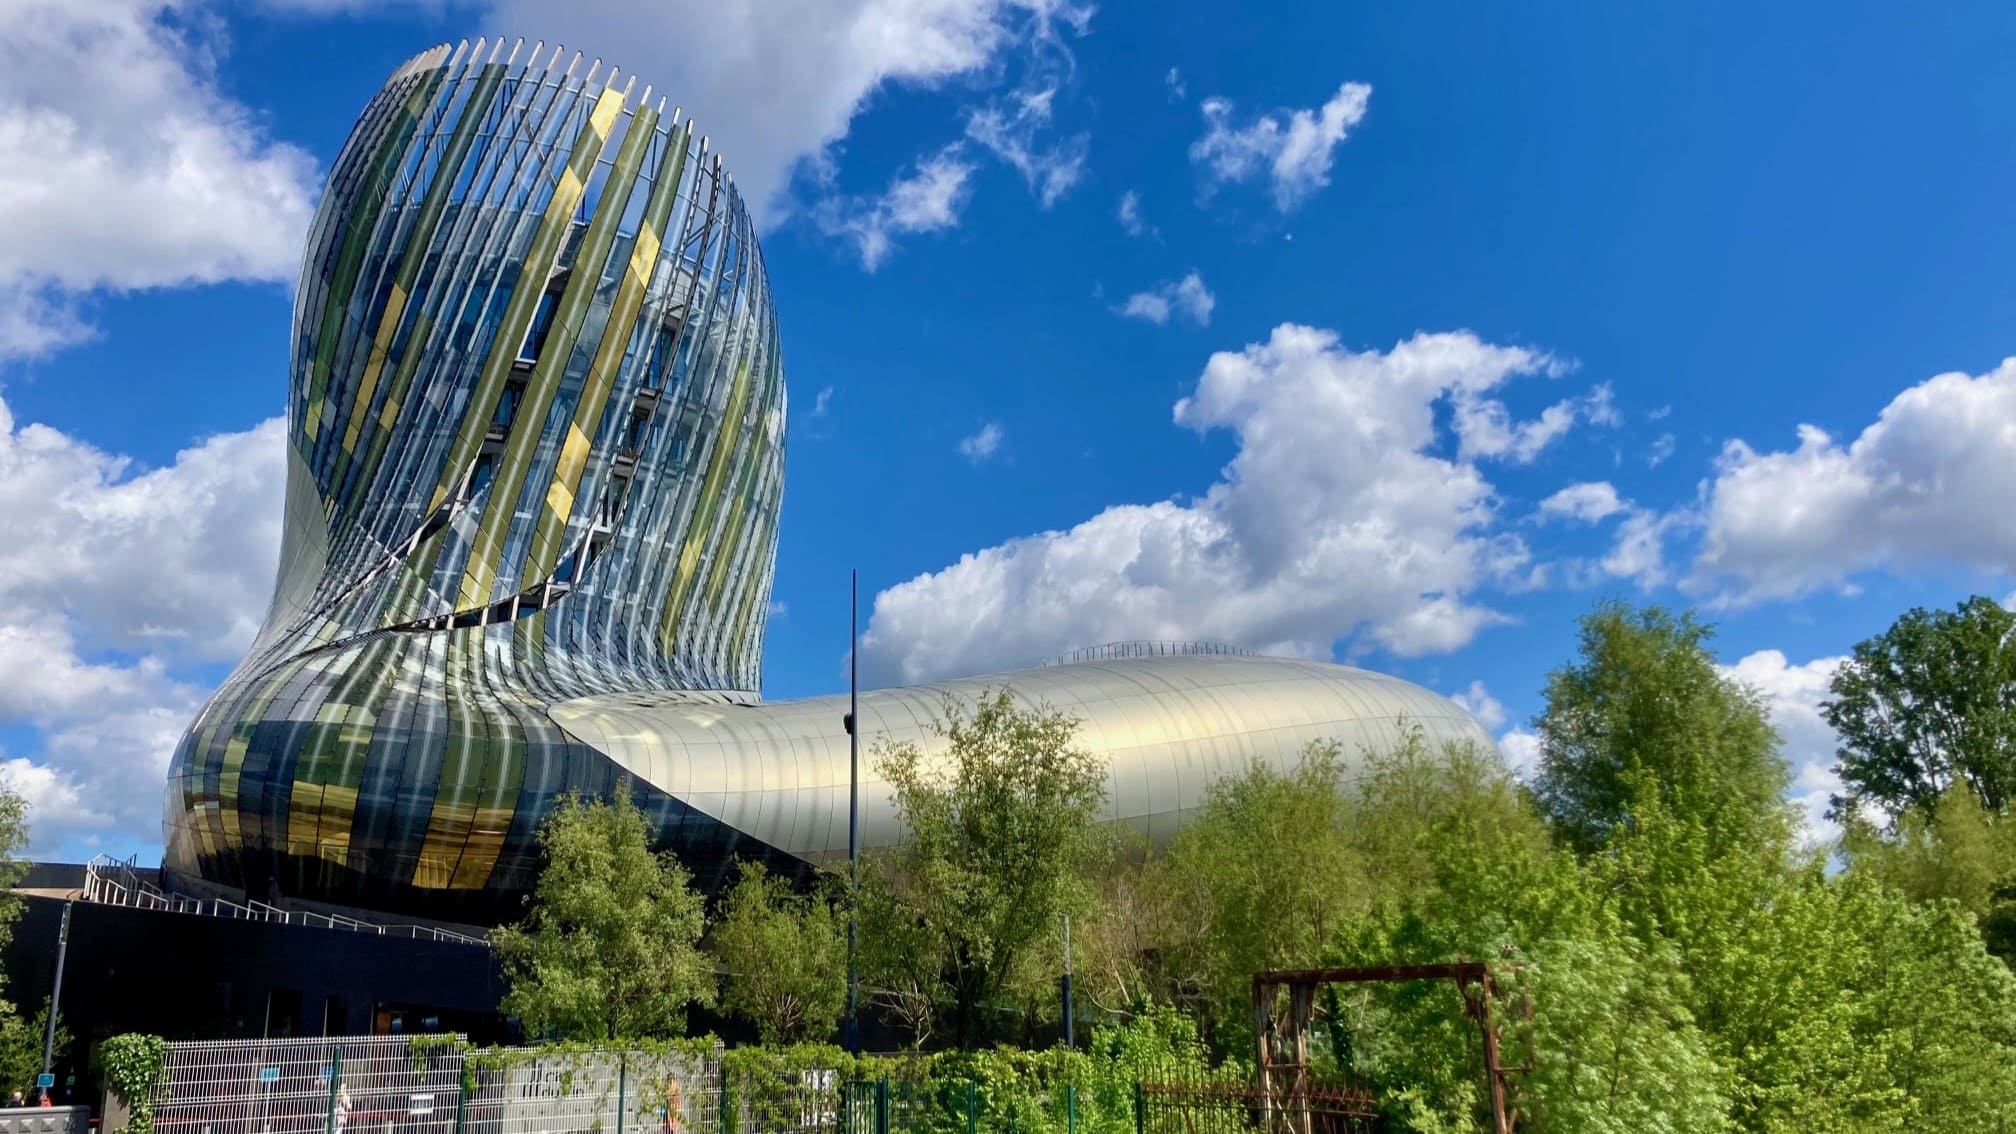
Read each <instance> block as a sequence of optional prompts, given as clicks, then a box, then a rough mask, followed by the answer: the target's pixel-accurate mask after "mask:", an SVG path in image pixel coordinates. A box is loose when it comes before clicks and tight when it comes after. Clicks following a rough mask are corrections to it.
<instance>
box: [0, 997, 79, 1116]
mask: <svg viewBox="0 0 2016 1134" xmlns="http://www.w3.org/2000/svg"><path fill="white" fill-rule="evenodd" d="M48 1027H49V998H48V997H46V996H45V997H43V998H42V1007H40V1008H39V1009H37V1010H36V1012H35V1014H34V1015H33V1016H18V1015H14V1014H12V1013H9V1014H8V1016H7V1017H6V1019H4V1020H0V1097H5V1096H6V1095H7V1094H8V1093H10V1092H13V1091H20V1092H21V1093H22V1094H24V1095H27V1096H29V1097H30V1098H33V1097H34V1088H35V1076H37V1075H39V1074H41V1072H42V1043H43V1041H44V1040H45V1039H47V1038H48ZM71 1038H72V1037H71V1035H70V1029H69V1028H68V1027H65V1026H64V1024H63V1017H62V1015H61V1014H58V1015H57V1017H56V1045H55V1048H54V1056H55V1058H57V1059H62V1058H63V1053H64V1052H66V1051H68V1050H69V1049H70V1041H71Z"/></svg>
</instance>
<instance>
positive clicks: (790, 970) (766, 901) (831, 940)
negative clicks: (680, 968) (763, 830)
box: [711, 862, 847, 1044]
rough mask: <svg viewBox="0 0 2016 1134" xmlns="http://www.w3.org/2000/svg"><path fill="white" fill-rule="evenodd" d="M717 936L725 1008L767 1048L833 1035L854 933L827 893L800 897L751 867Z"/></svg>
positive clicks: (724, 909)
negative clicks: (849, 939)
mask: <svg viewBox="0 0 2016 1134" xmlns="http://www.w3.org/2000/svg"><path fill="white" fill-rule="evenodd" d="M711 936H712V939H713V945H714V956H715V958H716V959H717V960H719V961H720V963H721V966H722V967H723V968H724V969H725V970H726V973H725V977H724V982H723V989H722V993H721V1006H722V1008H724V1009H726V1010H727V1011H728V1012H729V1013H730V1014H732V1015H735V1016H739V1017H741V1018H742V1019H745V1020H748V1021H750V1022H751V1023H753V1024H755V1025H756V1030H757V1033H758V1034H759V1035H760V1036H761V1037H762V1039H763V1042H764V1043H776V1044H786V1043H797V1042H799V1041H800V1040H805V1039H820V1038H824V1037H827V1036H830V1035H831V1034H832V1032H833V1028H834V1025H835V1024H836V1023H837V1022H838V1021H839V1019H840V1013H841V1010H842V1009H843V1008H844V1007H845V1005H846V1000H847V927H846V924H845V915H844V914H842V913H839V912H837V911H835V909H834V907H833V903H832V901H831V900H830V899H829V898H828V896H827V894H826V893H825V892H824V891H823V890H822V891H820V892H816V893H811V894H800V893H797V892H795V891H794V890H793V889H792V887H791V884H790V882H789V881H787V880H786V879H783V878H780V877H778V876H777V875H774V874H772V873H770V872H769V871H768V870H765V869H764V868H763V866H762V864H760V863H748V862H745V863H743V864H741V867H740V872H739V874H738V876H737V879H736V882H735V886H734V888H733V889H731V890H729V891H728V896H727V898H726V899H725V900H724V901H723V902H722V906H721V912H720V916H719V918H718V919H717V920H716V921H715V923H714V928H713V931H712V934H711Z"/></svg>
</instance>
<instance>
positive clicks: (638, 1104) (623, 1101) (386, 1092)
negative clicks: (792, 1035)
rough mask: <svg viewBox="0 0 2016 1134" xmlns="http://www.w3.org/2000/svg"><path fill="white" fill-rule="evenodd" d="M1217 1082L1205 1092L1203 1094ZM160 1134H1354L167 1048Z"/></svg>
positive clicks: (1294, 1121) (871, 1088)
mask: <svg viewBox="0 0 2016 1134" xmlns="http://www.w3.org/2000/svg"><path fill="white" fill-rule="evenodd" d="M1220 1080H1222V1081H1220ZM154 1114H155V1119H154V1121H155V1125H156V1126H157V1127H159V1128H160V1134H1361V1132H1369V1131H1375V1130H1377V1129H1379V1122H1378V1119H1377V1114H1378V1108H1377V1106H1376V1104H1375V1102H1374V1100H1373V1099H1372V1098H1371V1096H1369V1095H1366V1094H1364V1093H1363V1092H1359V1091H1355V1090H1345V1089H1336V1090H1313V1089H1312V1090H1310V1091H1308V1092H1307V1094H1306V1096H1304V1097H1302V1098H1300V1099H1298V1100H1295V1102H1294V1103H1292V1104H1290V1103H1288V1102H1286V1101H1285V1100H1282V1099H1279V1098H1276V1099H1271V1100H1270V1099H1267V1098H1265V1097H1263V1096H1262V1095H1260V1094H1259V1093H1257V1092H1256V1090H1255V1089H1254V1088H1253V1087H1252V1086H1250V1085H1247V1084H1245V1083H1243V1082H1239V1081H1236V1080H1234V1079H1226V1078H1224V1077H1222V1076H1216V1075H1214V1076H1208V1077H1206V1078H1200V1079H1198V1080H1197V1081H1194V1082H1173V1081H1165V1082H1144V1083H1141V1084H1139V1085H1134V1084H1130V1083H1122V1082H1106V1083H1098V1084H1088V1085H1079V1084H1074V1083H1065V1082H1048V1083H1039V1082H1027V1081H1024V1082H1007V1081H1003V1082H994V1083H976V1082H971V1081H968V1080H966V1079H963V1078H949V1077H948V1078H940V1077H933V1076H918V1077H915V1078H911V1077H901V1078H892V1079H879V1080H868V1081H862V1080H847V1079H844V1078H843V1077H842V1076H841V1073H840V1072H839V1071H838V1070H834V1069H820V1068H805V1067H784V1066H766V1065H763V1064H762V1063H760V1062H739V1063H734V1064H729V1063H726V1062H724V1060H723V1059H722V1058H721V1056H720V1053H719V1052H718V1051H716V1052H715V1053H713V1054H701V1053H692V1052H664V1053H657V1052H639V1051H596V1050H560V1051H554V1050H536V1049H503V1050H495V1049H491V1050H469V1049H467V1048H466V1047H465V1045H463V1044H462V1043H461V1042H459V1040H458V1038H457V1037H439V1038H438V1039H437V1037H431V1036H429V1037H421V1038H415V1037H407V1036H382V1037H344V1038H334V1039H299V1040H266V1041H261V1040H246V1041H235V1042H225V1043H176V1044H170V1045H169V1050H168V1058H167V1066H166V1074H165V1075H164V1077H163V1083H162V1086H161V1089H160V1090H159V1091H158V1092H157V1093H156V1096H155V1099H154Z"/></svg>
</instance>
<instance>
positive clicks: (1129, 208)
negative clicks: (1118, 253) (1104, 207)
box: [1117, 189, 1148, 236]
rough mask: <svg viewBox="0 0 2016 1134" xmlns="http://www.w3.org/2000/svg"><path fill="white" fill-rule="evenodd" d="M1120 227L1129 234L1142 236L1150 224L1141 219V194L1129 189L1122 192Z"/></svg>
mask: <svg viewBox="0 0 2016 1134" xmlns="http://www.w3.org/2000/svg"><path fill="white" fill-rule="evenodd" d="M1117 215H1118V216H1119V218H1120V229H1121V231H1122V232H1125V233H1126V234H1127V235H1129V236H1142V235H1145V234H1146V233H1147V232H1148V226H1147V225H1146V224H1145V223H1144V222H1143V221H1142V220H1141V194H1139V193H1136V192H1135V191H1134V190H1132V189H1129V190H1127V191H1126V192H1125V193H1122V194H1120V211H1119V213H1118V214H1117Z"/></svg>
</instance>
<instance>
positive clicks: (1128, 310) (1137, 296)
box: [1120, 271, 1218, 327]
mask: <svg viewBox="0 0 2016 1134" xmlns="http://www.w3.org/2000/svg"><path fill="white" fill-rule="evenodd" d="M1217 305H1218V297H1217V296H1215V295H1212V294H1211V289H1210V288H1208V287H1205V286H1204V277H1203V276H1201V275H1198V274H1197V273H1196V272H1194V271H1192V272H1189V273H1187V274H1185V275H1184V277H1183V278H1182V279H1180V280H1171V281H1168V282H1166V283H1162V284H1158V285H1157V286H1156V287H1155V288H1153V289H1152V290H1149V291H1139V292H1135V293H1134V294H1133V295H1130V296H1128V297H1127V302H1126V303H1125V304H1124V305H1122V306H1121V308H1120V314H1122V315H1125V316H1127V317H1128V318H1130V319H1145V320H1147V321H1148V322H1150V323H1153V324H1155V325H1156V326H1158V327H1159V326H1161V325H1162V324H1164V323H1167V322H1168V321H1169V316H1171V315H1181V316H1183V317H1184V318H1186V319H1188V320H1190V321H1191V322H1192V323H1195V324H1196V325H1198V326H1199V327H1204V326H1209V325H1210V323H1211V309H1212V308H1213V307H1216V306H1217Z"/></svg>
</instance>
